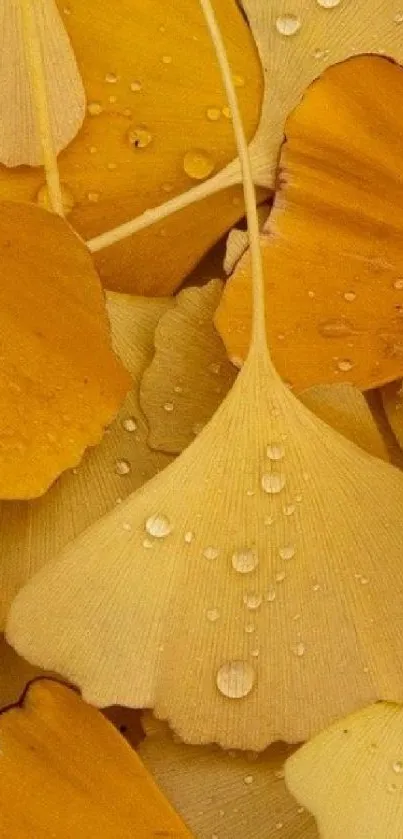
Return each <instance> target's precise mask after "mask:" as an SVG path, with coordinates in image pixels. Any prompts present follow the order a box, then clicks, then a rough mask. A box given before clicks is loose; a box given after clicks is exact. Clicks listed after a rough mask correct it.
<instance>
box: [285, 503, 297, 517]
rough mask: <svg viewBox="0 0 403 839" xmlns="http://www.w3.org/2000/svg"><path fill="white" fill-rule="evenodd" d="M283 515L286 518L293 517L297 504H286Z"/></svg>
mask: <svg viewBox="0 0 403 839" xmlns="http://www.w3.org/2000/svg"><path fill="white" fill-rule="evenodd" d="M283 513H284V515H285V516H292V515H293V513H295V504H285V505H284V507H283Z"/></svg>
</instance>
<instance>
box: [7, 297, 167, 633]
mask: <svg viewBox="0 0 403 839" xmlns="http://www.w3.org/2000/svg"><path fill="white" fill-rule="evenodd" d="M171 305H173V303H172V301H170V300H162V299H159V300H152V299H148V298H135V297H129V296H125V295H117V294H115V293H113V292H111V293H110V295H109V297H108V301H107V308H108V313H109V317H110V320H111V327H112V339H113V343H114V347H115V350H116V352H117V353H118V354H119V355H120V357H121V358H122V360H123V362H124V364H125V366H126V368H127V370H128V371H129V372H130V374H131V376H132V377H133V387H132V390H131V391H130V393H129V394H128V395H127V397H126V400H125V402H124V403H123V405H122V407H121V409H120V412H119V414H118V416H117V418H116V420H115V422H114V423H113V424H112V426H111V427H110V429H108V431H107V432H106V434H105V435H104V437H103V439H102V441H101V443H100V445H99V446H97V447H96V448H93V449H91V450H90V451H88V452H87V453H86V455H85V456H84V459H83V461H82V463H81V464H80V466H79V468H78V469H74V470H73V471H68V472H66V473H64V474H63V475H62V476H61V477H60V478H59V480H58V481H57V482H56V483H55V484H54V485H53V486H52V487H51V489H50V490H49V491H48V492H47V494H46V495H45V496H43V497H42V498H39V499H36V500H35V501H29V502H26V501H24V502H12V503H10V502H3V503H2V504H0V531H1V540H0V628H1V627H3V626H4V621H5V618H6V614H7V611H8V608H9V605H10V603H11V601H12V599H13V597H14V596H15V594H16V593H17V591H18V590H19V589H20V588H21V586H23V585H24V584H25V582H26V581H27V580H28V579H29V578H30V577H31V576H32V574H34V573H35V571H37V570H38V569H39V568H41V567H42V565H44V564H45V563H46V562H48V561H49V560H50V559H52V558H53V557H54V556H55V554H56V553H57V552H58V551H59V550H61V549H62V548H63V547H64V546H65V545H66V544H67V543H68V542H69V541H71V539H73V538H74V537H75V536H77V535H78V534H79V533H81V531H82V530H84V529H85V528H86V527H87V526H88V525H90V524H92V523H93V522H95V521H97V519H98V518H100V516H102V515H103V514H104V513H106V512H107V511H109V510H111V509H112V508H113V507H114V506H115V505H116V504H117V503H119V502H120V501H121V500H122V499H123V498H125V497H126V496H127V495H128V494H129V493H130V492H133V490H135V489H137V488H138V487H139V486H141V485H142V484H143V483H144V482H145V481H147V480H148V479H149V478H151V477H152V476H153V475H155V473H156V472H158V471H159V470H160V469H163V467H164V466H166V465H167V464H168V463H169V462H170V460H171V458H169V457H168V456H167V455H163V454H157V453H155V452H153V451H151V450H150V449H149V447H148V445H147V434H148V428H147V423H146V422H145V419H144V416H143V414H142V412H141V409H140V405H139V401H138V388H139V385H140V379H141V376H142V373H143V370H144V369H145V367H146V366H147V364H148V363H149V362H150V360H151V358H152V354H153V335H154V329H155V326H156V324H157V322H158V319H159V318H160V316H161V314H163V313H164V312H166V311H167V309H168V308H169V307H170V306H171Z"/></svg>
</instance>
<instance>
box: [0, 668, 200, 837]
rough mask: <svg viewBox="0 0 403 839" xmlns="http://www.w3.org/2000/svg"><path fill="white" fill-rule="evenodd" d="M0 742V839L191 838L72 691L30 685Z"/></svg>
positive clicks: (0, 719) (2, 722)
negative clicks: (1, 837) (1, 836)
mask: <svg viewBox="0 0 403 839" xmlns="http://www.w3.org/2000/svg"><path fill="white" fill-rule="evenodd" d="M0 737H1V767H2V771H1V774H0V831H1V833H2V835H3V836H5V837H6V836H9V837H11V836H12V837H13V839H32V837H33V836H38V837H39V836H40V837H43V839H51V837H54V836H57V837H58V839H71V837H74V839H94V837H96V836H99V837H102V839H112V838H113V839H116V838H117V837H119V839H132V837H134V836H135V837H136V839H149V837H150V836H169V837H175V839H182V837H183V839H185V837H189V839H190V837H191V834H190V832H189V831H188V829H187V828H186V827H185V825H184V823H183V822H182V820H181V819H180V818H179V816H178V815H177V814H176V813H175V811H174V810H173V808H172V807H171V805H170V804H169V802H168V801H167V799H165V798H164V796H163V795H162V793H161V792H160V791H159V789H158V787H157V786H156V785H155V783H154V781H153V779H152V778H151V776H150V775H149V773H148V772H147V770H146V769H145V768H144V766H143V765H142V763H141V761H140V759H139V757H138V756H137V754H136V752H135V751H133V749H131V748H130V746H129V745H128V744H127V743H126V742H125V741H124V739H123V738H122V737H120V735H119V734H118V733H117V731H115V729H114V727H113V726H112V725H111V724H110V723H109V722H108V721H107V720H106V719H105V718H104V717H103V716H102V714H100V713H99V712H98V711H96V710H95V709H94V708H91V707H90V706H89V705H86V703H85V702H83V701H82V699H80V697H79V696H78V695H77V694H76V693H75V692H74V691H73V690H71V689H70V688H67V687H65V686H63V685H61V684H59V683H58V682H56V681H51V680H48V679H45V680H39V681H36V682H34V683H33V684H32V685H31V686H30V688H29V690H28V692H27V694H26V696H25V698H24V701H23V704H22V705H21V707H16V708H11V709H10V710H8V711H6V712H5V713H3V714H2V715H1V716H0ZM22 778H23V783H22V782H21V779H22ZM16 790H18V795H17V796H16V795H15V791H16Z"/></svg>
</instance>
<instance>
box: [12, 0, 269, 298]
mask: <svg viewBox="0 0 403 839" xmlns="http://www.w3.org/2000/svg"><path fill="white" fill-rule="evenodd" d="M57 5H58V7H59V11H60V13H61V15H62V17H63V20H64V24H65V27H66V30H67V32H68V34H69V36H70V39H71V43H72V46H73V49H74V51H75V54H76V58H77V63H78V67H79V70H80V73H81V75H82V78H83V82H84V87H85V91H86V95H87V101H88V113H87V117H86V119H85V121H84V126H83V128H82V130H81V132H80V133H79V135H78V136H77V137H76V138H75V140H73V142H72V143H71V144H70V146H69V147H68V148H67V149H66V150H65V151H64V152H63V153H62V154H61V155H60V158H59V167H60V173H61V178H62V181H63V184H64V200H65V209H66V210H67V211H70V212H69V221H70V222H71V223H72V225H73V226H74V227H75V228H76V229H77V230H78V232H79V233H80V234H81V235H82V236H83V237H84V238H85V239H90V238H92V237H94V236H97V235H98V234H101V233H103V232H104V231H107V230H109V229H111V228H113V227H115V226H116V225H119V224H121V223H123V222H125V221H128V220H129V219H131V218H133V217H134V216H137V215H139V214H140V213H142V212H143V211H144V210H146V209H148V208H149V207H153V206H156V205H159V204H162V203H164V202H165V201H167V199H169V198H172V197H173V196H175V195H177V194H179V193H182V192H185V191H187V190H188V189H189V188H190V187H192V186H195V185H197V184H200V183H201V182H202V181H203V180H204V179H206V178H207V177H208V176H209V175H211V174H216V173H219V172H220V170H222V169H223V168H224V167H225V166H226V164H227V163H228V162H229V161H231V160H232V159H233V158H234V157H235V156H236V147H235V142H234V138H233V131H232V123H231V119H230V118H229V117H230V113H229V110H228V107H227V101H226V97H225V95H224V93H223V90H222V86H221V82H220V76H219V72H218V69H217V66H216V63H215V61H214V53H213V49H212V46H211V43H210V40H209V37H208V33H207V29H206V27H205V24H204V21H203V16H202V14H201V11H200V8H199V4H198V3H197V2H196V3H195V2H193V0H119V3H118V4H116V3H113V4H111V3H109V2H101V3H100V2H99V0H70V2H69V3H68V4H67V5H66V3H65V0H58V2H57ZM217 11H218V14H219V17H220V21H221V23H222V26H223V29H224V31H225V32H226V34H227V39H228V44H229V51H230V55H231V61H232V66H233V67H234V74H235V81H236V83H237V85H238V86H239V87H238V90H239V96H240V100H241V103H242V113H243V117H244V122H245V126H246V130H247V133H248V136H249V137H252V136H253V134H254V132H255V129H256V127H257V124H258V121H259V115H260V105H261V98H262V91H263V80H262V72H261V67H260V62H259V58H258V55H257V50H256V47H255V44H254V41H253V38H252V35H251V33H250V30H249V28H248V26H247V24H246V22H245V20H244V19H243V17H242V14H241V12H240V10H239V8H238V7H237V4H236V3H235V2H234V0H220V4H219V9H218V10H217ZM238 180H239V179H238ZM43 182H44V176H43V172H41V171H38V170H28V169H18V170H14V171H11V172H10V171H9V170H7V169H5V168H1V167H0V198H10V197H13V198H16V199H18V200H24V201H35V200H36V196H37V193H38V190H39V189H40V188H41V186H42V185H43ZM243 206H244V205H243V198H242V190H241V189H240V188H239V187H234V188H232V189H230V190H226V191H224V192H223V193H222V194H221V195H216V196H212V197H210V198H208V199H207V200H206V201H204V202H202V203H201V204H199V205H197V207H189V208H187V209H186V210H184V211H183V212H181V213H179V214H177V215H174V216H172V217H171V218H169V219H167V220H166V221H165V222H164V223H162V224H158V225H156V226H155V227H153V228H150V229H149V230H146V231H144V232H143V233H139V234H138V235H137V236H136V237H134V238H133V237H132V238H129V239H127V240H125V241H124V242H122V243H120V244H117V245H115V246H113V247H110V248H108V249H107V250H105V251H101V252H100V253H99V255H98V256H97V267H98V270H99V272H100V275H101V278H102V280H103V282H104V284H105V285H106V286H107V287H109V288H114V289H117V290H121V291H136V292H138V293H142V292H144V291H146V292H147V293H149V294H157V295H158V294H165V293H169V292H170V291H171V290H172V289H173V288H175V287H176V286H177V285H178V284H179V283H180V282H181V280H182V279H183V277H184V276H185V275H186V274H187V273H188V272H189V270H190V269H191V268H192V267H193V265H195V264H196V263H197V262H198V260H199V258H200V256H201V255H202V254H203V253H204V252H205V251H206V250H207V249H208V248H209V247H210V245H211V244H213V242H215V241H216V240H217V239H219V237H220V236H221V234H222V233H223V232H224V231H226V230H227V229H228V228H229V227H231V225H232V224H234V222H235V221H236V220H237V219H238V218H239V217H240V216H242V215H243ZM184 229H186V231H187V234H186V236H183V230H184Z"/></svg>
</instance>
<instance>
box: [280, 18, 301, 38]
mask: <svg viewBox="0 0 403 839" xmlns="http://www.w3.org/2000/svg"><path fill="white" fill-rule="evenodd" d="M276 29H277V32H279V33H280V35H296V33H297V32H299V30H300V29H301V21H300V19H299V18H298V17H297V16H296V15H281V16H280V17H278V18H277V20H276Z"/></svg>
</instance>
